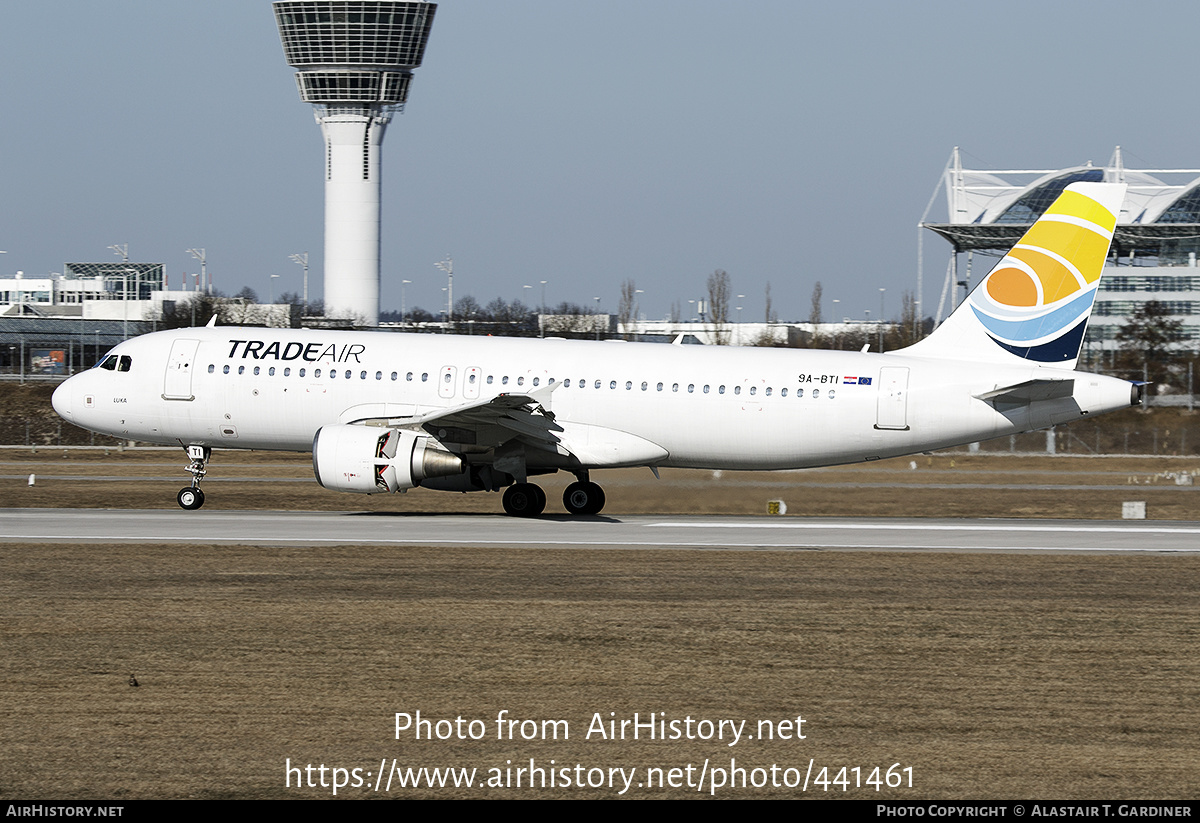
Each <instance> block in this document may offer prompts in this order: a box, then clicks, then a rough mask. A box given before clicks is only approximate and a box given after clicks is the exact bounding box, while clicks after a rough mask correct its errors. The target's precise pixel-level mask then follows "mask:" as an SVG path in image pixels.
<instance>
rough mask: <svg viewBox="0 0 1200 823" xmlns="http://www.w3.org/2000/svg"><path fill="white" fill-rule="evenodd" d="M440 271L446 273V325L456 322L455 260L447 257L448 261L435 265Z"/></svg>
mask: <svg viewBox="0 0 1200 823" xmlns="http://www.w3.org/2000/svg"><path fill="white" fill-rule="evenodd" d="M434 265H435V266H437V267H438V268H439V269H441V270H442V271H444V272H445V273H446V323H447V324H449V323H453V322H454V258H452V257H451V256H450V255H448V254H447V255H446V259H445V260H443V261H442V262H440V263H435V264H434Z"/></svg>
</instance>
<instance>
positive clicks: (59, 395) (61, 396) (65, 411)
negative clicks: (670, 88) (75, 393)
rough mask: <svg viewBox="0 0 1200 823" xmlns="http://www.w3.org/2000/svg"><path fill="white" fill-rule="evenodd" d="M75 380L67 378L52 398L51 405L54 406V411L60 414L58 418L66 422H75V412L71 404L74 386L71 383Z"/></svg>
mask: <svg viewBox="0 0 1200 823" xmlns="http://www.w3.org/2000/svg"><path fill="white" fill-rule="evenodd" d="M73 379H74V378H67V379H66V380H64V381H63V382H62V383H60V384H59V386H58V388H57V389H55V390H54V394H53V395H51V396H50V403H51V404H52V405H53V406H54V410H55V411H56V412H58V416H59V417H61V418H63V419H65V420H74V419H75V418H74V414H73V412H74V410H73V409H72V407H71V406H72V404H71V394H72V386H71V381H72V380H73Z"/></svg>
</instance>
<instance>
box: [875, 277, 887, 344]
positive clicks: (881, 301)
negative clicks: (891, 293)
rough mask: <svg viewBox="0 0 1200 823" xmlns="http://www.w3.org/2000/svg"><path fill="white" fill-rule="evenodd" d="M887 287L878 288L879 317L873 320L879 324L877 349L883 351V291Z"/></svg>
mask: <svg viewBox="0 0 1200 823" xmlns="http://www.w3.org/2000/svg"><path fill="white" fill-rule="evenodd" d="M885 291H887V289H880V290H879V318H878V319H877V320H876V321H875V322H876V323H878V324H879V350H880V351H883V293H884V292H885Z"/></svg>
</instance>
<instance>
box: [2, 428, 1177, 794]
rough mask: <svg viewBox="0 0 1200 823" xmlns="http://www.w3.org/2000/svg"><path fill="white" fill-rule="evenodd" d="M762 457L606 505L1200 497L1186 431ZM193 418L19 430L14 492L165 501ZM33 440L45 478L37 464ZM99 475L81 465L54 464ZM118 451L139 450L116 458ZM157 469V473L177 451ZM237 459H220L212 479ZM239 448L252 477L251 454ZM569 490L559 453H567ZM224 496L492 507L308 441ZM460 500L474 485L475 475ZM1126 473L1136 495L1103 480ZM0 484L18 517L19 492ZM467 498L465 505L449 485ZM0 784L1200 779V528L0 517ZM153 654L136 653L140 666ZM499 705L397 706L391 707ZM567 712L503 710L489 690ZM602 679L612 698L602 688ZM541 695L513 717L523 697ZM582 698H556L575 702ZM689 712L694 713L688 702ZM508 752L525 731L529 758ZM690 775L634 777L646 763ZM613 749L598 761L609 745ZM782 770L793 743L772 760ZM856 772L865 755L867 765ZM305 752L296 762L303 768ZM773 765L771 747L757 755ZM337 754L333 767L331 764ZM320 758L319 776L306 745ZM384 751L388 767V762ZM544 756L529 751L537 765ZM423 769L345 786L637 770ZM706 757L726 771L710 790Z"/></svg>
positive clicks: (814, 508) (513, 702)
mask: <svg viewBox="0 0 1200 823" xmlns="http://www.w3.org/2000/svg"><path fill="white" fill-rule="evenodd" d="M916 462H917V468H916V469H913V468H910V461H907V460H905V461H891V462H890V463H880V464H875V465H872V466H864V467H854V468H845V469H837V470H828V471H822V472H805V473H786V474H769V475H740V474H730V473H725V474H723V475H721V476H719V477H714V476H713V473H711V472H706V473H701V472H664V473H663V479H662V481H655V480H654V478H653V477H652V476H651V475H650V473H649V472H646V471H643V472H612V473H598V474H597V479H598V480H600V481H601V482H603V483H604V484H605V488H606V490H607V491H608V495H609V501H610V502H609V507H608V509H606V513H611V514H617V515H619V514H621V513H633V512H645V511H660V512H675V511H679V512H697V511H726V512H737V513H745V514H755V513H761V512H763V511H765V501H766V500H768V499H773V498H782V499H784V500H785V501H787V503H788V512H789V515H792V514H805V513H812V514H852V515H871V514H876V515H884V514H909V515H914V514H927V515H963V516H965V515H972V516H978V515H984V516H987V515H997V516H1014V515H1015V516H1035V517H1036V516H1054V517H1061V516H1076V517H1117V516H1119V506H1120V502H1121V501H1122V500H1126V499H1143V500H1146V501H1147V504H1148V510H1149V513H1150V516H1151V517H1159V518H1170V519H1196V518H1195V515H1194V512H1195V504H1194V502H1193V501H1194V500H1195V494H1196V493H1197V487H1192V486H1179V485H1176V484H1175V483H1176V479H1175V478H1176V477H1179V476H1183V475H1185V474H1186V475H1188V476H1190V473H1191V472H1192V471H1194V470H1195V469H1196V468H1198V467H1197V466H1195V465H1193V464H1192V462H1191V461H1190V460H1188V459H1175V460H1170V461H1164V460H1138V459H1122V460H1107V459H1105V460H1095V459H1082V458H1074V459H1072V458H1059V459H1055V460H1047V459H1044V458H1028V457H983V456H962V455H938V456H934V457H931V458H930V457H921V458H916ZM183 463H184V460H183V458H182V455H181V454H177V453H174V452H155V451H150V452H142V451H139V452H124V453H119V452H117V451H115V450H110V452H109V453H108V454H107V455H106V454H105V453H104V452H103V451H99V452H85V451H75V450H69V451H67V452H66V453H65V456H64V452H63V450H61V449H60V450H57V451H54V450H45V449H39V450H38V451H37V453H29V452H23V451H19V450H0V475H3V476H4V477H6V478H10V479H5V480H3V481H0V483H2V485H0V495H3V500H4V505H6V506H54V505H71V506H105V507H117V508H120V507H174V505H175V503H174V491H175V490H176V489H177V488H178V487H179V486H181V485H183V482H182V478H183V476H184V474H183V472H182V471H181V469H182V465H183ZM29 473H35V474H37V476H38V478H39V479H38V480H37V482H36V484H35V485H34V486H33V487H29V486H28V483H27V481H26V480H25V479H23V478H24V477H25V476H26V475H28V474H29ZM63 477H80V478H83V479H78V480H75V479H72V480H67V479H61V478H63ZM108 478H120V479H108ZM159 478H161V479H159ZM222 478H224V479H222ZM234 478H239V479H234ZM548 481H549V482H547V483H546V486H547V489H548V491H550V492H551V499H552V502H553V500H554V494H553V492H554V491H555V490H556V489H559V488H560V487H561V486H562V485H563V484H565V482H566V480H565V479H563V478H558V477H556V478H550V479H548ZM205 489H206V491H207V492H208V494H209V503H208V505H210V506H215V507H223V508H232V507H238V508H242V507H250V508H269V509H287V508H342V509H344V508H363V509H366V508H375V507H396V508H403V509H405V510H425V511H454V510H490V511H498V510H499V500H498V496H496V495H453V494H444V493H414V494H410V495H405V496H394V497H390V498H385V497H358V496H346V495H337V494H333V493H330V492H326V491H324V490H322V489H320V488H318V487H316V485H315V484H314V483H312V482H311V472H310V469H309V467H308V464H307V462H306V461H305V460H304V458H303V457H301V458H299V459H297V457H296V456H282V455H270V454H267V455H258V454H253V455H247V454H241V453H239V454H231V455H226V454H219V455H218V456H217V458H216V459H215V460H214V462H213V464H212V475H211V478H210V480H209V481H206V483H205ZM466 507H472V508H466ZM1114 507H1115V510H1114ZM3 516H4V515H3V510H0V517H3ZM447 522H448V524H449V523H452V520H449V519H448V521H447ZM0 563H2V564H3V565H2V568H3V569H4V573H3V575H0V603H3V609H2V611H0V624H2V625H3V632H2V637H3V644H4V655H3V657H2V658H0V660H2V662H0V682H2V685H0V691H2V693H3V700H2V701H0V714H2V716H3V723H2V725H0V728H2V729H3V731H2V732H0V742H2V744H3V745H0V798H3V799H5V800H11V799H31V798H57V799H84V798H90V799H116V800H120V799H130V798H140V797H167V798H182V797H204V798H222V797H234V798H273V797H330V796H332V790H331V788H319V787H317V788H308V787H304V788H299V789H298V788H295V785H294V782H293V786H292V787H291V788H288V787H287V786H286V779H287V774H286V771H285V764H286V763H287V762H288V761H290V763H291V765H292V766H297V765H300V766H304V765H308V764H312V765H313V766H319V765H321V764H324V765H326V766H327V767H341V768H345V769H354V768H358V769H360V770H361V772H360V776H361V775H365V774H366V773H367V772H371V773H372V774H374V773H375V772H377V771H379V767H380V763H381V761H385V760H386V761H387V763H388V765H389V766H390V764H391V761H392V759H393V758H394V759H395V760H396V762H397V764H398V765H400V766H401V767H407V766H413V767H429V768H432V767H450V766H453V767H459V768H462V767H466V768H475V769H477V770H478V771H477V777H476V779H477V780H485V781H486V780H487V778H489V777H490V776H491V775H490V773H489V771H488V770H489V769H492V768H497V769H500V770H501V771H500V772H499V774H500V775H501V779H507V780H515V779H516V775H515V773H514V774H512V775H511V776H509V774H508V773H507V772H506V771H505V770H507V769H509V768H512V769H516V768H518V767H522V766H524V767H528V765H529V760H530V758H534V759H535V761H536V765H538V766H540V767H542V768H545V769H547V770H549V769H550V768H552V767H551V766H550V760H554V761H555V764H554V766H553V768H555V769H560V768H562V767H563V766H564V765H565V766H566V767H568V768H569V769H570V770H571V776H572V778H574V776H575V774H576V772H575V771H574V770H575V766H576V764H579V765H580V766H581V768H582V772H580V773H581V774H584V775H586V774H587V773H588V770H589V769H602V770H603V774H604V775H605V777H606V779H607V775H608V773H609V772H608V770H609V769H615V768H624V769H626V770H627V771H628V770H630V769H634V768H636V769H637V772H636V773H633V774H634V777H633V784H632V786H631V788H630V789H629V790H628V791H627V792H626V793H625V794H624V795H623V796H624V797H637V798H658V797H676V796H677V797H685V796H694V795H696V794H697V792H696V790H695V788H694V787H691V788H689V787H688V786H687V785H686V781H687V778H688V775H687V772H686V771H682V770H685V769H686V767H687V766H688V765H689V764H690V765H692V766H693V767H694V771H693V773H692V775H691V776H692V780H693V782H695V781H696V779H697V778H698V776H699V775H700V773H701V769H702V766H703V764H704V763H705V761H706V760H707V761H708V764H709V766H708V774H709V775H710V778H709V779H710V781H711V776H712V771H711V770H712V769H714V768H718V767H719V768H723V769H726V770H728V769H729V767H730V765H731V763H730V760H731V758H733V759H735V760H736V765H737V766H738V767H741V768H745V769H747V779H748V780H751V781H752V780H754V779H755V777H756V776H759V775H758V773H754V772H753V771H752V770H753V769H755V768H760V769H769V768H770V767H771V766H772V765H773V764H776V765H777V766H778V767H779V768H780V769H781V770H782V769H786V768H793V769H797V770H798V771H797V772H794V773H792V774H795V775H797V776H799V777H803V775H804V774H805V773H806V772H807V770H808V768H809V763H810V760H811V762H812V763H813V771H812V773H811V776H812V777H816V776H818V775H819V774H820V771H819V770H820V769H821V768H822V767H828V768H829V769H830V771H829V772H827V775H828V776H829V777H831V778H833V777H836V776H837V774H838V771H839V770H840V769H841V768H842V767H851V768H853V767H859V768H860V772H859V775H861V779H863V780H865V779H866V778H867V777H869V775H870V773H871V769H873V768H874V767H876V766H882V767H883V769H884V770H885V771H886V769H887V768H888V767H890V766H892V765H893V764H899V766H900V768H903V767H909V766H911V767H912V769H913V771H912V775H913V788H912V789H908V788H895V789H887V788H885V789H884V790H883V791H882V792H879V793H878V794H877V793H876V792H875V791H874V790H873V789H872V788H868V787H863V788H858V789H854V788H851V790H850V791H847V792H845V793H843V792H842V789H841V787H840V786H836V785H835V786H832V787H831V791H830V792H828V794H827V793H826V792H825V791H823V790H822V788H821V787H820V786H817V785H810V787H809V790H808V792H807V794H805V795H802V793H801V792H800V791H799V790H798V789H794V788H786V787H785V788H772V787H771V786H769V785H768V786H766V787H763V788H754V787H749V788H745V789H743V788H741V787H740V784H739V786H738V787H737V788H728V787H726V788H721V789H718V790H717V791H716V796H718V797H768V796H779V797H798V796H808V797H825V796H838V797H842V796H846V797H860V798H874V797H887V798H892V799H920V798H936V799H961V798H1014V799H1015V798H1062V799H1075V798H1078V799H1085V798H1091V799H1097V798H1099V799H1108V798H1112V799H1118V798H1141V799H1189V798H1194V797H1195V796H1197V794H1198V793H1200V778H1198V777H1197V766H1200V757H1198V756H1197V752H1196V744H1195V730H1196V729H1197V728H1200V685H1198V684H1200V655H1198V653H1197V652H1198V650H1197V643H1198V638H1200V602H1198V601H1200V557H1197V556H1193V555H1176V556H1158V555H1153V554H1139V555H1136V556H1133V555H1130V556H1124V555H1104V556H1074V555H1045V554H1038V555H1033V554H992V555H971V554H920V553H905V554H895V553H866V552H863V553H856V552H820V551H809V552H736V551H727V552H712V551H708V552H692V551H632V550H628V551H625V550H603V551H600V550H577V551H556V550H554V551H544V550H537V551H535V550H520V549H517V550H512V549H471V548H461V549H458V548H453V549H447V548H437V549H434V548H426V547H421V546H412V547H386V548H381V547H377V546H372V547H360V546H340V547H334V548H322V549H310V548H294V547H293V548H276V549H263V548H261V547H245V546H212V545H205V544H204V543H203V541H202V540H199V541H198V542H197V543H196V544H195V545H188V546H182V547H181V546H172V547H169V548H168V547H163V546H153V545H149V546H148V545H136V546H111V545H108V546H105V545H101V546H95V545H89V546H73V545H62V544H56V545H51V544H0ZM131 674H132V675H134V676H135V677H136V678H137V681H138V684H139V685H138V686H137V687H133V686H131V685H129V678H130V675H131ZM417 710H420V712H421V714H422V717H424V718H428V719H433V720H435V721H436V720H439V719H441V720H454V719H455V718H457V717H462V718H463V719H464V721H470V720H472V719H477V720H481V721H485V728H486V734H485V736H484V738H483V739H480V740H469V739H468V740H459V739H454V738H452V739H448V740H428V741H427V740H421V741H417V740H414V739H413V737H412V734H411V733H402V735H401V739H399V740H397V739H396V732H395V725H394V715H395V713H396V712H406V713H414V712H416V711H417ZM502 710H503V711H507V712H508V715H507V717H509V718H513V719H517V720H526V719H532V720H538V721H541V720H553V719H562V720H566V721H567V722H568V724H569V733H570V738H569V739H567V740H562V739H559V740H557V741H555V740H523V739H519V737H518V739H516V740H498V739H496V725H495V720H496V717H497V715H498V714H499V712H501V711H502ZM610 712H612V713H613V715H610V714H609V713H610ZM635 712H636V713H638V714H639V715H640V717H641V719H642V720H643V721H644V720H645V718H646V716H647V715H649V714H650V713H651V712H654V713H664V714H665V715H666V718H667V719H668V721H669V720H678V721H681V722H683V721H684V720H685V718H687V717H691V718H693V720H701V719H708V720H711V721H714V722H715V721H719V720H722V719H725V720H734V721H746V726H745V727H744V729H745V732H746V733H748V734H755V735H756V732H757V730H758V725H757V724H758V721H760V720H769V721H772V722H778V721H782V720H786V719H789V718H790V719H792V720H794V719H795V718H796V717H797V716H802V717H803V718H804V719H805V724H804V726H803V731H804V733H805V735H806V738H805V739H803V740H795V739H792V740H786V741H785V740H773V741H772V740H760V739H758V738H757V735H756V736H755V739H753V740H748V739H742V740H741V741H740V742H738V743H737V744H736V745H735V746H732V747H731V746H729V745H727V744H728V742H729V740H728V737H726V739H724V740H710V741H703V740H688V739H682V740H666V741H663V740H646V739H644V737H643V739H640V740H630V739H625V740H604V739H600V738H599V736H598V735H596V734H593V735H592V736H591V738H590V739H588V738H587V737H586V733H587V731H588V729H589V726H590V725H591V722H592V720H593V716H594V715H595V714H596V713H599V714H600V717H601V719H602V720H608V719H617V720H620V719H632V717H633V714H634V713H635ZM518 728H519V727H518ZM560 728H561V727H560ZM697 731H698V727H697ZM509 761H511V763H509ZM654 768H660V769H662V770H663V771H662V772H661V774H662V775H663V777H664V778H665V777H666V776H668V775H669V773H670V772H669V770H670V769H672V768H678V769H681V771H680V773H679V774H680V778H681V780H682V781H683V782H684V785H682V786H679V787H677V788H670V787H667V788H660V787H658V786H657V785H655V786H654V787H648V786H645V785H643V786H638V785H637V784H638V782H642V783H645V781H646V778H647V775H648V774H650V775H654V774H657V773H653V772H649V773H648V772H647V769H654ZM594 774H596V773H593V775H594ZM779 774H780V776H781V779H782V775H784V774H785V773H784V772H782V771H781V772H779ZM847 775H848V776H849V777H850V780H851V784H852V785H853V780H854V777H853V772H848V773H847ZM296 776H298V775H294V776H293V781H294V780H295V777H296ZM761 776H766V777H768V780H769V773H767V772H763V773H761ZM330 777H331V773H330V774H327V777H326V779H327V780H329V779H330ZM314 778H316V779H318V780H319V777H318V776H317V773H316V772H314ZM373 779H374V778H373V777H372V778H371V780H370V781H364V782H367V783H368V786H373V782H372V781H373ZM526 780H527V778H526ZM621 788H622V783H621V782H620V780H619V778H618V783H617V787H616V788H609V787H608V785H607V783H606V784H605V786H604V787H602V788H563V787H562V786H557V787H555V788H544V789H543V788H536V789H532V790H530V789H528V788H526V787H523V788H521V789H517V788H472V789H466V788H457V789H455V788H436V789H428V788H424V787H422V788H420V789H413V788H407V789H403V790H401V789H399V788H398V787H395V786H394V787H393V789H392V791H391V792H390V793H383V792H380V793H375V792H374V791H371V790H369V788H366V787H362V786H360V787H357V788H356V787H346V788H344V789H342V790H341V791H340V792H339V794H338V797H339V798H340V797H351V798H364V797H423V796H428V797H505V798H516V797H615V796H619V794H618V793H619V791H620V789H621ZM709 790H710V787H709V785H708V784H706V785H705V788H704V796H707V793H708V792H709Z"/></svg>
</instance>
